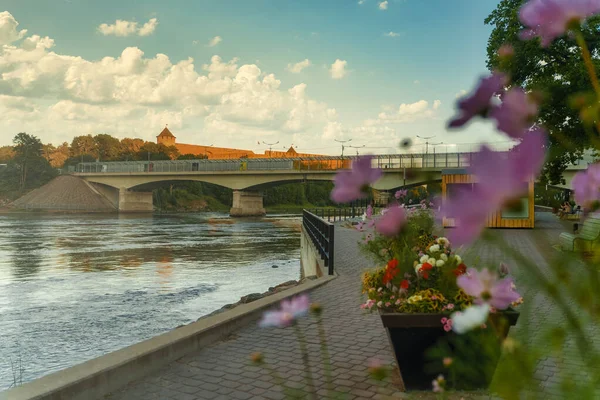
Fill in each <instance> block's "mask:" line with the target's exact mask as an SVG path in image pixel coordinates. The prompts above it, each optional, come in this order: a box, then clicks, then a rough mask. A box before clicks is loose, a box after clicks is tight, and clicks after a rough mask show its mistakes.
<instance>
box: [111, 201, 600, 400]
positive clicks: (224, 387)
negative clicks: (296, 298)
mask: <svg viewBox="0 0 600 400" xmlns="http://www.w3.org/2000/svg"><path fill="white" fill-rule="evenodd" d="M566 230H567V228H566V227H565V226H563V225H562V223H561V222H559V221H558V220H557V219H556V218H555V217H553V216H551V215H549V214H546V213H542V214H539V218H538V220H537V221H536V228H535V229H534V230H527V229H517V230H510V229H505V230H493V231H492V232H493V233H494V234H496V235H499V236H500V237H501V238H502V239H503V240H504V241H505V242H506V243H507V244H508V245H510V246H511V247H512V248H514V249H516V250H518V251H520V252H521V253H523V254H526V255H527V256H528V257H531V258H532V259H533V260H534V261H535V262H536V264H537V265H538V266H540V268H542V269H543V272H544V274H546V275H550V274H552V271H550V269H549V267H548V257H551V256H552V254H558V252H556V251H555V250H553V249H552V245H553V244H556V243H558V235H559V233H560V232H561V231H566ZM335 234H336V248H335V256H336V272H337V273H338V278H337V279H335V280H333V281H331V282H329V283H328V284H326V285H324V286H321V287H319V288H317V289H315V290H313V291H311V293H310V296H311V299H312V300H313V301H317V302H319V303H320V304H321V305H322V306H323V307H324V312H323V321H324V327H325V331H326V335H327V338H328V350H329V353H330V359H331V361H332V376H333V377H334V386H335V388H334V389H335V390H336V392H338V393H342V394H345V395H346V397H344V398H346V399H348V400H352V399H355V398H357V399H363V398H365V399H366V398H385V396H389V397H390V398H409V397H410V395H407V394H406V393H401V392H398V391H397V389H396V387H394V386H393V385H392V384H391V383H384V384H383V385H382V386H379V384H377V383H375V382H373V381H371V380H370V379H369V378H368V376H367V371H366V369H367V364H368V360H369V359H371V358H378V359H380V360H382V361H383V362H384V363H386V364H388V365H390V366H394V365H395V360H394V356H393V354H392V350H391V348H390V345H389V342H388V338H387V335H386V332H385V330H384V328H383V326H382V324H381V321H380V319H379V316H378V315H376V314H368V313H365V312H364V311H362V310H360V309H359V307H358V306H359V305H360V304H361V303H362V302H363V301H364V298H363V296H362V294H361V293H360V275H361V273H362V272H363V271H364V270H365V269H367V268H371V267H372V262H371V261H370V260H368V259H366V258H365V257H364V256H363V255H362V254H361V253H360V252H359V250H358V248H357V245H356V243H357V242H358V240H359V239H360V236H361V235H360V233H358V232H355V231H352V230H349V229H345V228H341V227H337V228H336V231H335ZM553 252H554V253H553ZM462 254H463V255H464V257H463V258H464V259H465V260H466V261H467V264H469V263H474V262H475V260H477V261H478V263H479V264H480V265H482V264H483V263H486V262H490V263H492V264H498V263H499V262H500V261H506V262H509V261H510V260H505V259H504V258H505V257H504V255H503V254H502V253H500V251H499V250H498V249H493V248H490V247H489V246H488V245H487V244H485V243H481V242H477V243H475V244H474V245H473V246H471V247H470V248H468V249H466V250H465V251H463V253H462ZM514 269H515V270H514V271H511V272H512V273H513V275H515V280H516V283H517V286H518V288H519V290H520V291H521V290H522V292H521V294H522V295H523V296H524V298H525V300H526V302H528V303H530V304H532V314H531V318H530V320H529V321H525V320H524V319H520V320H519V323H518V325H517V326H516V327H513V328H512V329H511V333H510V335H511V336H514V337H516V338H519V339H520V340H527V341H529V342H530V343H538V344H539V343H540V340H544V339H543V337H542V335H543V332H542V330H541V329H540V326H541V322H543V321H554V322H556V323H557V324H561V323H563V321H564V317H563V316H562V314H560V313H559V312H557V311H556V307H555V305H554V304H553V303H552V302H551V301H549V300H548V298H547V297H546V296H544V295H543V294H541V293H536V292H533V291H529V290H527V285H526V284H525V283H524V282H525V281H524V279H525V278H524V276H523V275H524V274H523V273H522V271H519V270H518V268H514ZM525 323H527V327H528V328H529V337H526V338H524V337H522V335H521V336H519V335H520V332H521V331H522V329H520V328H521V327H523V326H524V325H523V324H525ZM299 326H300V327H301V329H303V330H304V331H305V332H306V339H307V343H308V348H309V349H310V351H311V353H310V365H311V368H312V369H313V377H314V381H315V386H316V390H317V392H318V393H319V397H320V398H327V390H326V389H327V383H326V380H325V376H324V375H325V374H324V369H323V368H322V366H321V352H320V342H319V337H318V334H317V329H316V328H317V325H316V324H315V323H314V322H313V320H312V319H310V318H305V319H303V320H300V322H299ZM588 335H589V337H590V338H592V340H594V343H595V344H597V345H600V328H598V327H597V326H591V327H590V331H589V332H588ZM256 351H260V352H263V354H264V356H265V360H266V362H267V363H268V364H269V365H270V366H271V367H272V368H274V369H275V370H276V371H277V372H278V374H279V375H280V376H281V378H282V379H284V380H286V381H287V382H288V383H289V384H290V386H295V387H299V388H306V383H305V381H304V373H303V368H304V367H303V364H302V361H301V356H300V351H299V347H298V343H297V339H296V336H295V333H294V330H293V329H261V328H259V327H258V326H257V325H256V323H252V324H250V325H248V326H246V327H244V328H242V329H241V330H239V331H237V332H235V334H232V335H230V337H229V338H227V340H224V341H221V342H218V343H215V344H213V345H211V346H209V347H206V348H203V349H201V350H199V351H197V352H195V353H192V354H189V355H186V356H185V357H183V358H181V359H180V360H178V361H176V362H174V363H172V364H171V365H169V366H166V367H165V368H163V369H162V370H160V371H158V372H156V373H154V374H152V375H149V376H147V377H145V378H142V379H140V380H137V381H135V382H132V383H131V384H129V385H127V386H126V387H124V388H123V389H122V390H120V391H118V392H116V393H113V394H112V395H111V396H110V399H111V400H149V399H152V398H157V399H158V398H159V399H161V400H167V399H177V400H185V399H188V398H190V397H189V396H190V394H189V393H186V392H185V391H189V390H192V389H190V388H195V389H197V392H195V393H194V394H192V396H195V397H194V398H197V399H212V398H227V399H242V400H245V399H251V398H264V399H272V400H279V399H283V398H285V396H284V394H283V392H282V389H281V388H280V387H279V386H278V385H277V384H276V381H275V380H273V378H272V377H271V375H270V373H269V372H268V370H267V369H266V368H263V367H260V366H256V365H252V364H251V363H250V360H249V356H250V354H252V353H254V352H256ZM563 353H564V354H562V358H563V360H562V363H559V360H558V359H556V358H555V357H545V358H544V359H543V360H541V361H540V363H539V365H538V368H537V370H536V373H537V378H538V381H539V382H540V384H541V385H540V388H539V389H534V388H532V390H538V391H541V393H538V394H540V397H541V398H544V399H545V400H550V399H554V398H560V392H558V390H559V388H558V384H559V382H560V381H561V380H562V375H560V374H559V372H564V371H565V370H571V371H577V374H573V375H571V376H569V378H570V379H572V380H574V382H587V377H586V375H585V374H581V373H580V372H581V371H582V370H583V369H584V368H583V366H582V365H581V361H580V359H579V358H578V357H577V347H576V343H575V341H574V340H573V339H570V340H569V341H568V342H567V344H566V345H565V349H564V352H563ZM561 365H562V367H561ZM599 368H600V367H599ZM419 393H422V392H419ZM431 394H432V393H425V394H423V397H421V394H417V397H416V398H434V397H430V396H431ZM464 397H465V400H468V399H476V398H477V399H490V398H492V397H491V396H489V395H485V396H484V395H474V394H470V395H468V396H467V395H465V396H464ZM457 398H460V396H459V397H457ZM599 398H600V394H599Z"/></svg>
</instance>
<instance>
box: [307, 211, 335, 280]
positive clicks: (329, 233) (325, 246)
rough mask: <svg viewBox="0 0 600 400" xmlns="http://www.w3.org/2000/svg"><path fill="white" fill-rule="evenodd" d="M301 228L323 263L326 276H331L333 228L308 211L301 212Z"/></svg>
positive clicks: (333, 243) (333, 244)
mask: <svg viewBox="0 0 600 400" xmlns="http://www.w3.org/2000/svg"><path fill="white" fill-rule="evenodd" d="M302 226H303V227H304V229H305V231H306V233H307V234H308V236H309V237H310V239H311V241H312V242H313V244H314V246H315V248H316V249H317V251H318V252H319V254H320V256H321V258H322V259H323V261H324V262H325V266H326V267H327V269H328V274H329V275H333V271H334V269H333V267H334V252H335V250H334V246H335V226H334V225H333V224H332V223H329V222H327V221H325V220H324V219H322V218H319V217H318V216H316V215H315V214H313V213H311V212H310V211H308V210H303V211H302Z"/></svg>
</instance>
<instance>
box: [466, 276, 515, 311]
mask: <svg viewBox="0 0 600 400" xmlns="http://www.w3.org/2000/svg"><path fill="white" fill-rule="evenodd" d="M456 284H457V285H458V287H460V288H461V289H462V290H464V291H465V293H466V294H468V295H469V296H473V297H475V299H476V300H475V301H476V303H478V304H483V303H485V304H489V305H490V306H492V307H494V308H496V309H499V310H504V309H506V308H508V307H509V306H510V304H511V303H512V302H513V301H516V300H518V299H519V298H520V297H521V295H520V294H519V293H517V292H516V291H515V290H514V289H513V288H512V284H513V280H512V278H510V277H507V278H503V279H500V280H499V279H498V275H496V273H493V272H490V271H489V270H488V269H487V268H484V269H483V270H481V271H477V270H476V269H475V268H469V269H467V273H466V274H463V275H461V276H459V277H458V278H456Z"/></svg>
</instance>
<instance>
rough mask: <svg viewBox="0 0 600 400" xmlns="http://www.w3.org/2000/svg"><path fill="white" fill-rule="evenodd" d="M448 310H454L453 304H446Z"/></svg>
mask: <svg viewBox="0 0 600 400" xmlns="http://www.w3.org/2000/svg"><path fill="white" fill-rule="evenodd" d="M446 308H447V309H448V310H454V304H452V303H450V304H448V305H447V306H446Z"/></svg>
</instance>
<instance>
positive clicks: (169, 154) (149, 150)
mask: <svg viewBox="0 0 600 400" xmlns="http://www.w3.org/2000/svg"><path fill="white" fill-rule="evenodd" d="M177 156H179V150H177V147H175V146H165V145H164V144H156V143H152V142H146V143H144V145H143V146H142V147H141V148H140V150H139V151H138V152H137V154H136V157H135V158H136V160H142V161H143V160H148V159H150V160H154V161H159V160H174V159H176V158H177Z"/></svg>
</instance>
